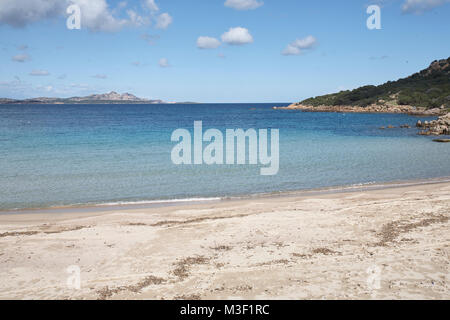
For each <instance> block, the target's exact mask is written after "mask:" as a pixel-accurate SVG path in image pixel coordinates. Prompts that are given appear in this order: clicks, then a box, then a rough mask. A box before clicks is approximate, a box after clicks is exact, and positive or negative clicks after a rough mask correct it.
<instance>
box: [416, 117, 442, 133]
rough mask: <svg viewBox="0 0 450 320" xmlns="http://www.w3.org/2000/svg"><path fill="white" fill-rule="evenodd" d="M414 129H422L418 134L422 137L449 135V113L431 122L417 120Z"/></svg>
mask: <svg viewBox="0 0 450 320" xmlns="http://www.w3.org/2000/svg"><path fill="white" fill-rule="evenodd" d="M416 127H417V128H423V130H422V131H420V132H419V134H420V135H424V136H431V135H432V136H440V135H450V113H447V114H446V115H443V116H441V117H439V118H438V119H437V120H433V121H424V122H422V121H420V120H419V121H417V124H416Z"/></svg>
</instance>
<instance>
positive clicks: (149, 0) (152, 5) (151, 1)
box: [145, 0, 159, 11]
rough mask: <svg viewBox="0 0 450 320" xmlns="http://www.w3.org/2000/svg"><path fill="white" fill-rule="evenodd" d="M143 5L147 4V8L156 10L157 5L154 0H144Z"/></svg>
mask: <svg viewBox="0 0 450 320" xmlns="http://www.w3.org/2000/svg"><path fill="white" fill-rule="evenodd" d="M145 5H146V6H147V8H149V9H150V11H158V10H159V8H158V5H157V4H156V3H155V0H146V1H145Z"/></svg>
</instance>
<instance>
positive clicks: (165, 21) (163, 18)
mask: <svg viewBox="0 0 450 320" xmlns="http://www.w3.org/2000/svg"><path fill="white" fill-rule="evenodd" d="M172 22H173V18H172V17H171V16H170V14H168V13H163V14H160V15H159V16H158V17H157V18H156V28H157V29H167V27H168V26H169V25H170V24H171V23H172Z"/></svg>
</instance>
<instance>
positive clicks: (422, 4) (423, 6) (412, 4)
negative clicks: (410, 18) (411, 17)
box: [402, 0, 450, 14]
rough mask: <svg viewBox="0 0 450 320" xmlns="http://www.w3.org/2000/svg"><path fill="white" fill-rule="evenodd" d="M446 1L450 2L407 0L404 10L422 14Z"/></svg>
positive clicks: (449, 1)
mask: <svg viewBox="0 0 450 320" xmlns="http://www.w3.org/2000/svg"><path fill="white" fill-rule="evenodd" d="M445 3H450V0H406V1H405V2H404V3H403V6H402V11H403V12H404V13H416V14H420V13H424V12H425V11H429V10H431V9H433V8H435V7H438V6H441V5H443V4H445Z"/></svg>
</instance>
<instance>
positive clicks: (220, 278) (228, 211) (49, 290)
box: [0, 182, 450, 299]
mask: <svg viewBox="0 0 450 320" xmlns="http://www.w3.org/2000/svg"><path fill="white" fill-rule="evenodd" d="M449 218H450V183H449V182H440V183H428V184H420V183H419V184H414V185H409V186H397V187H394V186H392V185H390V187H386V188H376V189H373V190H370V189H368V190H356V191H346V192H328V193H310V194H308V193H299V194H296V193H292V194H283V195H280V196H277V197H274V196H271V197H256V198H249V199H241V200H230V201H221V202H213V203H201V204H189V205H187V204H186V205H185V204H183V205H178V206H170V207H155V208H121V207H117V208H116V209H110V210H105V211H101V210H98V208H96V209H95V210H94V209H92V210H89V208H85V209H83V210H82V211H79V212H65V211H64V210H62V209H61V210H60V211H58V210H48V212H46V211H45V210H40V211H39V212H37V213H26V214H3V215H0V274H1V279H0V299H422V298H424V299H450V290H449V282H448V281H449V273H450V222H449ZM71 266H75V269H73V268H72V269H70V270H72V271H73V270H76V268H79V270H80V285H81V286H80V289H76V288H71V287H69V286H68V284H67V280H68V279H72V280H73V279H76V278H74V275H75V274H76V273H75V274H74V273H69V272H68V268H69V267H71ZM71 283H72V284H74V283H76V281H75V282H71Z"/></svg>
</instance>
